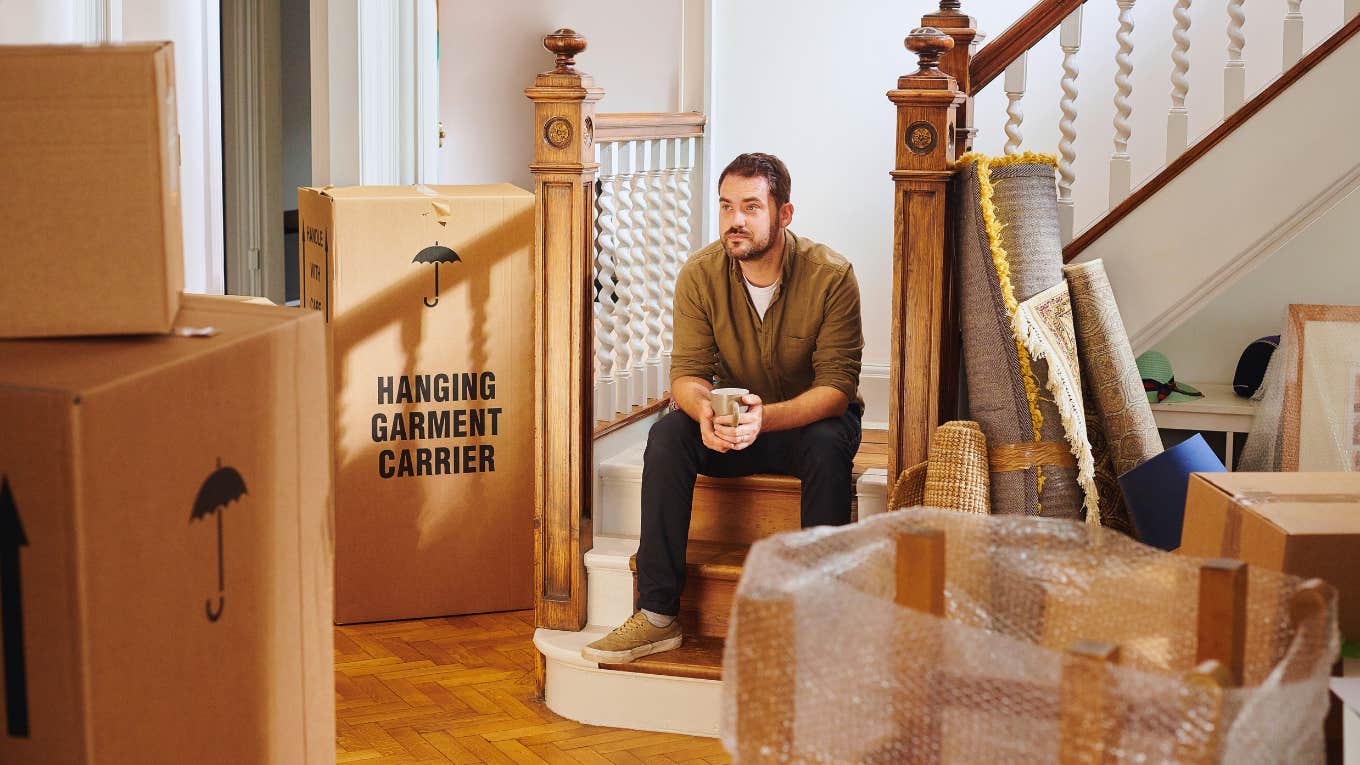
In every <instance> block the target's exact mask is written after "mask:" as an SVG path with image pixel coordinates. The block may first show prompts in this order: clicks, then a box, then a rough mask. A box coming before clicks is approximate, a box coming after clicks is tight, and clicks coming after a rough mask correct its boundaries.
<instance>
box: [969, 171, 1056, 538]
mask: <svg viewBox="0 0 1360 765" xmlns="http://www.w3.org/2000/svg"><path fill="white" fill-rule="evenodd" d="M970 162H976V163H977V168H978V185H979V186H980V188H981V202H982V222H983V223H984V224H985V225H986V229H987V244H988V245H989V246H990V247H991V250H992V265H994V266H995V267H996V278H997V281H998V282H999V283H1000V285H1001V299H1002V302H1004V303H1005V304H1006V316H1007V320H1008V321H1007V324H1011V323H1012V322H1014V321H1015V312H1016V310H1017V309H1018V308H1019V307H1020V304H1019V302H1018V301H1016V299H1015V288H1014V287H1013V286H1012V285H1011V265H1010V260H1009V258H1008V256H1007V255H1006V248H1005V247H1003V246H1002V244H1001V222H1000V221H998V220H997V219H996V207H995V206H994V205H993V204H992V193H993V189H992V173H991V168H993V167H1004V166H1006V165H1018V164H1023V163H1029V164H1035V163H1042V164H1047V165H1052V166H1054V167H1057V164H1058V161H1057V159H1056V158H1055V157H1054V156H1053V155H1052V154H1039V153H1037V152H1031V151H1027V152H1024V153H1022V154H1010V155H1007V156H1004V157H989V156H987V155H985V154H979V153H977V152H968V153H967V154H964V155H963V156H962V157H959V159H958V161H957V162H955V163H954V167H955V168H956V169H957V168H960V167H963V166H965V165H967V164H969V163H970ZM1012 334H1014V333H1012ZM1015 353H1016V358H1017V359H1018V360H1019V362H1020V376H1021V377H1022V378H1023V379H1024V381H1025V400H1026V401H1027V402H1028V403H1029V421H1030V429H1031V431H1032V433H1033V435H1034V440H1035V442H1038V441H1040V440H1042V438H1041V436H1040V434H1039V431H1040V429H1041V428H1043V426H1044V415H1043V413H1042V412H1040V411H1039V380H1038V378H1037V377H1035V375H1034V368H1033V366H1032V365H1031V363H1030V358H1029V352H1028V351H1027V350H1026V349H1025V346H1024V344H1023V343H1021V342H1020V338H1018V337H1016V338H1015ZM1035 478H1036V481H1035V487H1036V491H1037V493H1038V494H1040V495H1042V494H1043V490H1044V469H1043V468H1042V467H1038V468H1035ZM1035 507H1036V509H1037V510H1038V511H1039V512H1041V513H1042V511H1043V503H1042V502H1040V501H1038V500H1036V505H1035Z"/></svg>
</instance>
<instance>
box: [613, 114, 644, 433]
mask: <svg viewBox="0 0 1360 765" xmlns="http://www.w3.org/2000/svg"><path fill="white" fill-rule="evenodd" d="M636 149H637V146H636V143H635V142H633V141H626V142H622V143H620V144H619V146H618V151H619V173H618V179H619V182H618V199H619V205H618V218H619V226H618V250H617V251H616V253H617V255H616V259H615V263H616V265H615V269H616V271H617V272H618V275H619V282H618V294H619V302H618V306H617V308H618V310H619V311H620V312H622V314H623V315H624V318H625V320H624V329H625V331H624V332H623V335H622V336H623V338H624V339H625V346H624V353H623V357H624V363H623V366H622V367H621V368H618V367H616V368H615V370H614V377H615V379H617V380H618V381H619V385H618V390H619V403H618V410H619V411H620V412H627V411H628V410H629V409H630V408H632V407H634V406H638V405H640V404H644V403H646V395H645V392H644V389H643V383H644V380H643V373H642V371H641V370H642V367H643V365H644V363H645V357H646V353H647V346H646V344H645V343H644V342H643V339H642V333H643V321H642V304H641V302H642V301H641V295H640V287H641V285H640V284H639V281H640V276H641V269H640V265H641V264H640V262H639V260H638V255H639V254H640V252H641V250H640V248H639V247H638V245H639V241H638V237H639V234H640V233H641V232H640V231H639V229H640V228H641V225H640V224H641V221H640V220H639V219H640V217H641V210H639V209H638V207H639V205H638V204H637V200H636V192H635V190H634V187H633V184H634V182H635V180H636V172H637V156H636Z"/></svg>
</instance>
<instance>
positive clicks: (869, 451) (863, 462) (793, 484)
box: [694, 430, 888, 493]
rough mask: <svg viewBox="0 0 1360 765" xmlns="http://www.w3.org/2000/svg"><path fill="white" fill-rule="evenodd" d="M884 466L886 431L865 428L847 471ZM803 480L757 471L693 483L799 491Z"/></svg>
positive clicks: (854, 474) (861, 471)
mask: <svg viewBox="0 0 1360 765" xmlns="http://www.w3.org/2000/svg"><path fill="white" fill-rule="evenodd" d="M887 466H888V431H886V430H866V431H864V432H863V433H862V434H861V435H860V444H859V451H858V452H856V453H855V466H854V468H852V470H851V475H852V477H853V478H854V479H856V480H858V479H859V477H860V476H861V475H863V474H864V471H865V470H868V469H870V468H885V467H887ZM802 484H803V482H802V481H800V480H798V479H797V478H795V477H794V476H791V475H780V474H777V473H757V474H755V475H748V476H742V477H740V478H715V477H713V476H707V475H701V476H699V478H698V480H697V481H696V482H695V484H694V485H695V487H696V488H699V487H712V488H720V489H734V490H735V489H753V490H766V491H788V492H795V493H796V492H799V491H801V489H802Z"/></svg>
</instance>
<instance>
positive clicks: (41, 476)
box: [0, 295, 334, 763]
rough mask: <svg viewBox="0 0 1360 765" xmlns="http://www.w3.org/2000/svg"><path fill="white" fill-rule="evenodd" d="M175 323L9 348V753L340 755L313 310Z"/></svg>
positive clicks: (218, 304) (2, 751)
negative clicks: (178, 331) (151, 330)
mask: <svg viewBox="0 0 1360 765" xmlns="http://www.w3.org/2000/svg"><path fill="white" fill-rule="evenodd" d="M179 323H180V325H182V326H184V327H186V328H187V327H193V328H195V329H196V330H199V331H198V332H197V333H196V334H199V335H204V336H198V337H182V336H179V335H160V336H146V337H139V338H120V339H87V340H55V341H3V342H0V422H5V423H7V426H6V433H7V435H6V437H5V438H3V439H0V481H2V482H3V489H0V560H4V561H5V562H6V568H5V571H4V574H5V577H6V582H5V586H6V589H5V592H4V597H5V599H6V603H5V604H4V614H5V620H6V621H5V631H4V632H5V634H4V637H5V641H6V644H5V651H6V659H7V661H6V664H5V669H6V686H5V687H6V698H5V707H6V709H5V711H6V720H7V723H8V725H9V728H8V730H9V731H10V735H8V736H0V761H3V762H6V763H9V762H33V763H37V762H83V761H91V762H93V761H98V762H113V763H133V762H193V763H242V762H259V763H264V762H275V763H321V762H327V761H333V758H334V740H333V736H334V730H333V728H334V718H333V714H334V712H333V709H334V704H333V701H332V699H333V681H332V674H331V673H332V671H333V670H332V660H331V657H332V649H331V640H332V638H331V634H330V629H331V628H330V614H331V609H330V603H331V566H330V545H331V541H330V513H329V499H330V497H329V493H330V481H329V465H328V463H329V451H328V446H327V444H328V436H329V434H328V428H327V416H326V409H327V403H326V402H327V390H326V380H325V376H324V375H316V374H313V371H314V370H316V369H321V368H323V367H324V363H325V355H324V354H325V351H324V336H323V333H324V329H323V327H322V323H321V321H320V317H319V316H316V315H315V314H309V313H307V312H301V311H295V310H289V309H284V308H272V307H268V306H260V305H251V304H246V303H236V302H229V301H221V300H213V299H211V298H205V297H201V296H187V295H186V296H185V297H184V307H183V308H182V309H181V311H180V314H179ZM16 618H17V620H18V621H15V619H16Z"/></svg>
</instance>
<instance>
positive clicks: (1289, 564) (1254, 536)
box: [1180, 473, 1360, 640]
mask: <svg viewBox="0 0 1360 765" xmlns="http://www.w3.org/2000/svg"><path fill="white" fill-rule="evenodd" d="M1180 552H1182V553H1184V554H1186V555H1193V556H1196V557H1201V558H1237V559H1239V560H1243V561H1246V562H1247V563H1249V564H1251V565H1254V566H1265V567H1266V568H1269V569H1273V570H1275V571H1284V572H1286V573H1290V574H1294V575H1296V576H1302V577H1317V578H1319V579H1322V580H1325V581H1326V582H1328V583H1329V584H1331V585H1332V586H1334V587H1336V588H1337V593H1338V597H1339V602H1338V605H1339V608H1340V611H1339V625H1340V627H1341V634H1342V635H1343V636H1345V638H1346V639H1347V640H1360V473H1195V474H1193V475H1191V477H1190V488H1189V491H1188V492H1187V494H1186V500H1185V526H1184V530H1183V531H1182V535H1181V548H1180Z"/></svg>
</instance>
